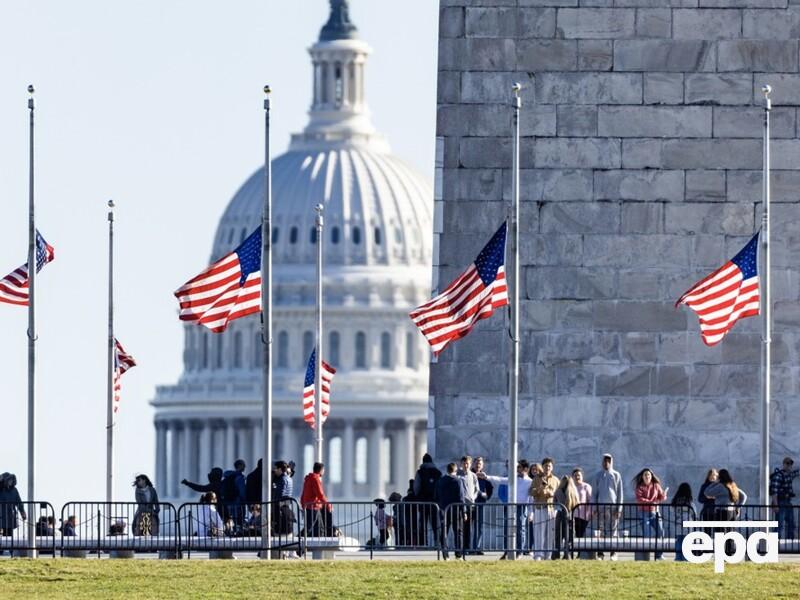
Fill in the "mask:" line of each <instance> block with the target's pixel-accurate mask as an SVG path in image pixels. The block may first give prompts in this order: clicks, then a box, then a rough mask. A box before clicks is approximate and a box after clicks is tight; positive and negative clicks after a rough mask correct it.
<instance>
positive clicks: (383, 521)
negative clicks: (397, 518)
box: [373, 498, 392, 546]
mask: <svg viewBox="0 0 800 600" xmlns="http://www.w3.org/2000/svg"><path fill="white" fill-rule="evenodd" d="M374 502H375V506H376V509H375V514H374V515H373V519H374V520H375V527H376V528H377V530H378V544H379V545H381V546H385V545H386V542H387V541H388V539H389V528H390V527H391V526H392V517H391V516H389V515H387V514H386V501H385V500H384V499H383V498H378V499H376V500H375V501H374Z"/></svg>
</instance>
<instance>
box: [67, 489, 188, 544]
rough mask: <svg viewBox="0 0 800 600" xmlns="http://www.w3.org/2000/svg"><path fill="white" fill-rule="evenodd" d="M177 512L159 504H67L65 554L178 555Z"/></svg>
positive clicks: (161, 503)
mask: <svg viewBox="0 0 800 600" xmlns="http://www.w3.org/2000/svg"><path fill="white" fill-rule="evenodd" d="M176 520H177V512H176V510H175V507H174V506H173V505H172V504H168V503H164V502H158V503H151V504H137V503H136V502H67V503H66V504H65V505H64V506H63V508H62V509H61V522H62V531H61V554H62V556H65V555H67V556H68V555H73V556H77V555H79V554H78V553H81V552H90V553H93V554H97V555H98V556H99V555H100V554H101V553H103V552H107V553H110V554H118V555H120V556H122V555H125V556H129V555H130V554H131V553H134V552H172V553H174V552H176V551H177V547H178V536H177V532H176V528H175V523H176Z"/></svg>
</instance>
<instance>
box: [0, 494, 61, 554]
mask: <svg viewBox="0 0 800 600" xmlns="http://www.w3.org/2000/svg"><path fill="white" fill-rule="evenodd" d="M57 527H58V524H57V523H56V514H55V510H54V509H53V505H52V504H50V503H49V502H0V553H3V552H9V553H10V554H11V555H12V556H13V555H23V554H27V553H28V552H30V551H32V550H38V551H39V552H40V553H42V554H55V551H56V528H57Z"/></svg>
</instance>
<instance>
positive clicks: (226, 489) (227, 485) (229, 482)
mask: <svg viewBox="0 0 800 600" xmlns="http://www.w3.org/2000/svg"><path fill="white" fill-rule="evenodd" d="M239 477H241V474H240V473H238V472H237V473H231V474H230V475H228V476H227V477H226V478H225V479H223V480H222V489H221V490H220V494H221V495H222V501H223V502H225V503H231V502H237V501H238V500H239V487H238V486H237V485H236V482H237V480H238V478H239Z"/></svg>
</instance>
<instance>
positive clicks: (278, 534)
mask: <svg viewBox="0 0 800 600" xmlns="http://www.w3.org/2000/svg"><path fill="white" fill-rule="evenodd" d="M266 511H269V513H270V516H271V533H272V535H271V536H270V543H269V549H270V551H272V552H273V553H274V552H289V551H292V552H297V553H302V551H303V542H304V539H303V536H301V534H300V506H299V504H298V503H297V500H295V499H294V498H287V499H284V500H281V501H276V502H263V503H261V504H250V505H241V506H236V507H225V506H224V505H222V504H218V505H214V504H202V503H194V502H191V503H186V504H182V505H181V506H180V508H179V509H178V527H177V529H178V548H179V549H180V551H181V552H185V553H187V558H190V557H191V553H192V552H210V553H213V555H214V556H217V557H222V556H229V555H231V553H233V552H258V553H260V552H262V551H263V550H265V548H266V546H265V542H264V540H262V534H263V532H264V528H263V525H262V523H263V521H264V519H263V515H265V514H266Z"/></svg>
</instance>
